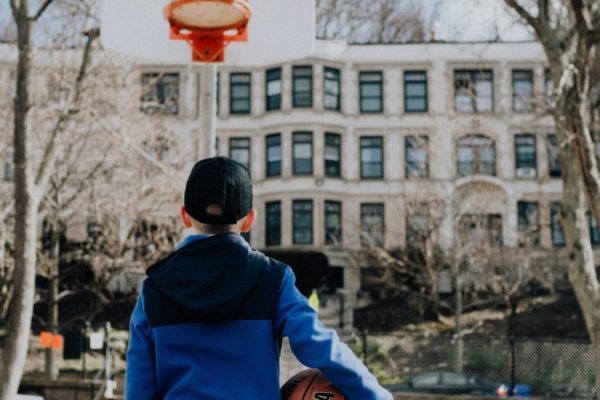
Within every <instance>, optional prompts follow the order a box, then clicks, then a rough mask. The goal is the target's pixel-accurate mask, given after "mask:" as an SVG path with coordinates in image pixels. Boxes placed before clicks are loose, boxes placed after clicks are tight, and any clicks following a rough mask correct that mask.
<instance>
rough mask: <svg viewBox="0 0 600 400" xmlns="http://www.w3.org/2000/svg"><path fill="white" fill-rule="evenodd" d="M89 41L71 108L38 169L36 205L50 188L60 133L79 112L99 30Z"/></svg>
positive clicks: (56, 127)
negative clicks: (49, 183)
mask: <svg viewBox="0 0 600 400" xmlns="http://www.w3.org/2000/svg"><path fill="white" fill-rule="evenodd" d="M85 35H86V36H87V38H88V40H87V42H86V44H85V48H84V50H83V55H82V58H81V64H80V66H79V72H78V74H77V78H76V80H75V87H74V88H73V91H72V92H71V93H72V95H71V99H70V101H69V106H68V107H66V109H65V110H63V112H62V114H61V115H60V117H59V118H58V120H57V121H56V124H55V125H54V129H53V130H52V133H51V134H50V140H49V141H48V143H47V145H46V148H45V150H44V155H43V157H42V162H41V163H40V167H39V169H38V172H37V175H36V179H35V185H36V198H35V201H36V202H37V203H36V204H38V205H39V204H40V203H41V200H42V198H43V197H44V194H45V193H46V189H47V187H48V182H49V181H50V176H51V175H52V170H53V167H52V164H53V163H54V162H55V161H56V157H57V155H58V149H57V146H56V142H57V138H58V135H59V133H60V132H61V130H62V127H63V125H64V124H65V123H66V122H68V121H69V120H70V119H71V118H72V116H73V115H75V114H77V113H78V112H79V106H80V104H79V103H80V100H81V92H82V89H83V81H84V79H85V78H86V76H87V69H88V66H89V63H90V60H91V52H92V44H93V42H94V40H95V39H96V38H98V36H99V35H100V30H99V29H92V30H90V31H88V32H86V33H85Z"/></svg>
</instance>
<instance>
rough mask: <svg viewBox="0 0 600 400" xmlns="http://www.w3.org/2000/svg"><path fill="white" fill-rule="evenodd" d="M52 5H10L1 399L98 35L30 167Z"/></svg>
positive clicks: (19, 365) (27, 314)
mask: <svg viewBox="0 0 600 400" xmlns="http://www.w3.org/2000/svg"><path fill="white" fill-rule="evenodd" d="M52 2H53V0H45V1H44V2H42V4H41V5H40V6H39V8H38V9H37V10H36V11H35V12H34V13H31V11H30V2H29V0H11V1H10V6H11V10H12V15H13V18H14V21H15V24H16V28H17V49H18V61H17V73H16V90H15V102H14V111H13V112H14V126H13V132H14V134H13V147H14V150H13V160H14V168H15V172H14V187H15V189H14V204H15V211H14V215H15V228H14V232H15V233H14V237H15V249H14V260H15V267H14V273H13V294H12V298H11V302H10V310H9V317H8V321H7V330H6V337H5V341H4V346H3V351H2V361H3V362H2V370H1V371H0V382H1V384H0V399H3V400H4V399H6V400H8V399H12V398H14V397H15V395H16V392H17V389H18V386H19V382H20V379H21V375H22V372H23V368H24V364H25V356H26V354H27V347H28V340H29V339H28V338H29V330H30V326H31V316H32V313H33V300H34V292H35V285H34V283H35V272H36V245H37V220H38V209H39V205H40V204H41V202H42V200H43V198H44V195H45V192H46V190H47V187H48V183H49V180H50V177H51V174H52V169H53V166H54V164H55V161H56V156H57V154H58V149H57V138H58V137H59V136H60V134H61V133H62V132H63V130H64V127H65V125H66V124H67V123H68V122H69V121H70V120H71V118H72V117H73V115H76V114H77V113H78V111H79V109H78V108H79V106H80V103H81V93H82V90H83V83H84V79H85V77H86V74H87V68H88V65H89V61H90V56H91V50H92V43H93V42H94V40H95V39H96V38H97V37H98V33H99V32H98V31H97V30H92V31H88V33H87V42H86V45H85V48H84V50H83V51H82V56H81V63H80V66H79V70H78V73H77V75H76V77H75V83H74V84H73V86H72V91H71V92H70V96H69V100H68V102H67V106H66V107H65V108H64V109H63V110H62V112H61V113H60V114H59V116H58V117H57V119H56V121H55V123H54V125H53V127H52V129H51V131H50V135H49V137H48V139H47V142H46V146H45V148H44V151H43V155H42V158H41V161H40V164H39V166H38V168H37V170H34V168H33V166H32V154H31V143H30V141H31V139H30V135H31V133H30V128H29V126H28V124H29V119H30V115H29V113H30V110H31V105H32V104H31V98H30V81H31V70H32V66H31V59H32V54H33V40H32V27H33V26H34V25H35V24H36V22H37V21H38V20H39V19H40V18H41V17H42V15H43V14H44V12H45V11H46V10H47V9H48V7H50V6H51V4H52Z"/></svg>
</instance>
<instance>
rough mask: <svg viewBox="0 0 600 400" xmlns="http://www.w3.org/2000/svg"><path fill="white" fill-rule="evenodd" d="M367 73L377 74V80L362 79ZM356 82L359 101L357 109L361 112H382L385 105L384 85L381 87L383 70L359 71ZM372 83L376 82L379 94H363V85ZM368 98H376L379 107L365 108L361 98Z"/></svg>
mask: <svg viewBox="0 0 600 400" xmlns="http://www.w3.org/2000/svg"><path fill="white" fill-rule="evenodd" d="M367 75H372V76H375V75H377V76H379V81H377V82H375V81H363V77H365V76H367ZM358 78H359V79H358V84H359V96H358V102H359V110H360V113H361V114H381V113H383V112H384V110H385V105H384V97H385V96H384V87H383V71H359V76H358ZM374 84H378V85H379V88H380V92H381V93H380V95H379V96H377V97H375V96H365V95H364V94H363V92H364V86H365V85H374ZM368 99H377V100H379V108H378V109H377V110H366V109H365V108H364V107H363V100H368Z"/></svg>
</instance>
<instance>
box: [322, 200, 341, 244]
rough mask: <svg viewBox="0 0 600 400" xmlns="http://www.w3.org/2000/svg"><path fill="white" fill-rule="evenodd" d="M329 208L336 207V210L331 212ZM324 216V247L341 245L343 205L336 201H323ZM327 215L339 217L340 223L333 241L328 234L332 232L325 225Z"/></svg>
mask: <svg viewBox="0 0 600 400" xmlns="http://www.w3.org/2000/svg"><path fill="white" fill-rule="evenodd" d="M331 207H337V210H335V211H333V212H332V211H331ZM323 210H324V212H323V213H324V215H323V217H324V218H323V225H324V226H323V228H324V231H325V241H324V243H325V245H326V246H331V245H336V244H340V243H342V238H343V219H342V218H343V204H342V202H341V201H336V200H325V204H324V208H323ZM328 215H336V216H338V217H339V221H340V225H339V227H338V229H337V231H338V232H337V236H336V237H335V239H333V235H335V234H333V235H331V234H330V232H331V231H332V229H330V227H328V225H327V216H328Z"/></svg>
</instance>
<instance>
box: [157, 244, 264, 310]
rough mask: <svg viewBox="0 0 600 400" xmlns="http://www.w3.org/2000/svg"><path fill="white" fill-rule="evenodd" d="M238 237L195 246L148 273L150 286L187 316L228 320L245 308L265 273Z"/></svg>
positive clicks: (257, 259) (170, 257)
mask: <svg viewBox="0 0 600 400" xmlns="http://www.w3.org/2000/svg"><path fill="white" fill-rule="evenodd" d="M254 253H255V252H254V251H253V250H252V249H251V248H250V246H249V245H248V243H246V241H245V240H244V239H243V238H242V237H241V236H240V235H237V234H233V233H227V234H220V235H214V236H209V237H207V238H204V239H199V240H196V241H194V242H191V243H189V244H187V245H185V246H184V247H182V248H180V249H179V250H177V251H176V252H174V253H173V254H171V255H170V256H168V257H167V258H165V259H163V260H161V261H159V262H158V263H156V264H154V265H153V266H151V267H150V268H148V270H147V275H148V283H149V284H150V285H152V286H153V288H154V289H156V290H157V291H158V292H159V293H160V294H161V295H162V296H164V297H166V298H167V299H169V300H170V301H171V302H172V303H174V304H175V305H176V306H177V307H179V308H181V309H182V310H183V311H184V312H185V313H186V314H194V315H203V316H205V317H208V318H210V319H215V320H221V319H228V318H229V317H230V316H231V315H233V314H235V313H236V311H237V310H239V309H240V308H241V306H242V305H243V304H244V302H245V301H246V299H247V298H248V296H249V295H250V293H251V292H252V290H253V289H254V287H255V286H256V285H257V283H258V281H259V280H260V278H261V275H262V274H263V271H264V269H265V266H264V262H262V261H261V260H260V258H259V257H256V255H255V254H254Z"/></svg>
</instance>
